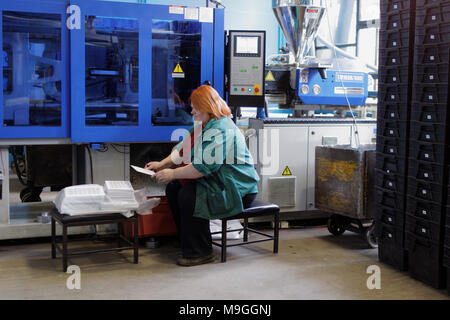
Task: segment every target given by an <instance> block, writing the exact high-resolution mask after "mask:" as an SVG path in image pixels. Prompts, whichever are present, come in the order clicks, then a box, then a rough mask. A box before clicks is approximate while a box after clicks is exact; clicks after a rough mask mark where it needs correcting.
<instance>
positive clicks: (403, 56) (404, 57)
mask: <svg viewBox="0 0 450 320" xmlns="http://www.w3.org/2000/svg"><path fill="white" fill-rule="evenodd" d="M413 53H414V52H413V51H412V50H411V48H409V47H406V48H398V49H380V51H379V60H380V63H379V66H380V67H379V69H378V72H381V71H382V70H383V67H408V65H409V59H410V57H411V56H412V54H413Z"/></svg>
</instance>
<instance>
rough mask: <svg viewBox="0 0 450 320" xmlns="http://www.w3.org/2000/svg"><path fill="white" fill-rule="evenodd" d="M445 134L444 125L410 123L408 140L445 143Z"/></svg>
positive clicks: (445, 126) (445, 127) (445, 128)
mask: <svg viewBox="0 0 450 320" xmlns="http://www.w3.org/2000/svg"><path fill="white" fill-rule="evenodd" d="M446 133H447V125H446V124H439V123H426V122H419V121H411V122H410V135H409V138H410V139H413V140H418V141H423V142H430V143H446Z"/></svg>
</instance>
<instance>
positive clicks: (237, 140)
mask: <svg viewBox="0 0 450 320" xmlns="http://www.w3.org/2000/svg"><path fill="white" fill-rule="evenodd" d="M192 130H193V128H192V129H191V130H190V131H192ZM181 145H182V143H180V144H178V145H177V149H178V150H180V149H181ZM190 158H191V163H192V165H193V166H194V168H195V169H197V170H198V171H199V172H201V173H202V174H203V175H204V177H202V178H200V179H197V180H196V199H195V212H194V216H195V217H197V218H204V219H210V220H211V219H221V218H226V217H231V216H233V215H236V214H239V213H241V212H242V211H243V204H242V197H244V196H245V195H247V194H250V193H257V192H258V186H257V184H258V181H259V177H258V174H257V173H256V171H255V168H254V162H253V158H252V156H251V154H250V152H249V150H248V149H247V145H246V143H245V138H244V136H243V134H242V132H241V131H240V130H239V128H238V127H236V125H235V124H234V122H233V121H232V120H231V119H230V118H228V117H221V118H219V119H211V120H210V121H209V122H208V123H207V125H206V126H205V128H204V129H203V130H202V132H201V135H200V137H199V138H197V139H196V140H195V143H194V146H193V148H192V150H191V157H190Z"/></svg>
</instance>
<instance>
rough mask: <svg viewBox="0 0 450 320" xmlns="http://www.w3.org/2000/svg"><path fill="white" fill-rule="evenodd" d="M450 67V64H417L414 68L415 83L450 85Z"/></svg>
mask: <svg viewBox="0 0 450 320" xmlns="http://www.w3.org/2000/svg"><path fill="white" fill-rule="evenodd" d="M449 66H450V64H449V63H439V64H431V65H430V64H428V65H423V64H416V65H415V66H414V83H443V82H446V83H448V82H449V71H450V67H449Z"/></svg>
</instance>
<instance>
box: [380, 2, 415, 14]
mask: <svg viewBox="0 0 450 320" xmlns="http://www.w3.org/2000/svg"><path fill="white" fill-rule="evenodd" d="M406 9H412V8H411V1H410V0H380V13H381V15H383V14H385V13H391V12H396V11H399V10H406Z"/></svg>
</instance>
